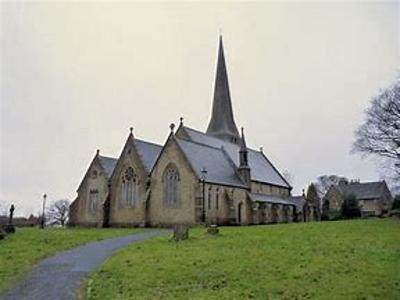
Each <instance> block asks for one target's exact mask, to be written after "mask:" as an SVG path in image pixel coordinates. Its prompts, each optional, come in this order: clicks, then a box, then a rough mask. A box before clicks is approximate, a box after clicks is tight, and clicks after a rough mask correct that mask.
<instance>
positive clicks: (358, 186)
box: [337, 181, 386, 199]
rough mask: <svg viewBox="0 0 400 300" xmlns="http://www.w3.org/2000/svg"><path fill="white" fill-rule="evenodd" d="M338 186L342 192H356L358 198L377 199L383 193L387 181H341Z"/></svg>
mask: <svg viewBox="0 0 400 300" xmlns="http://www.w3.org/2000/svg"><path fill="white" fill-rule="evenodd" d="M337 187H338V189H339V190H340V192H341V193H342V194H354V195H355V196H356V198H357V199H376V198H380V197H381V196H382V195H383V193H384V191H385V187H386V183H385V181H375V182H349V183H345V182H340V183H339V185H338V186H337Z"/></svg>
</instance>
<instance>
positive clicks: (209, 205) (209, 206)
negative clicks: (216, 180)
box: [207, 186, 212, 209]
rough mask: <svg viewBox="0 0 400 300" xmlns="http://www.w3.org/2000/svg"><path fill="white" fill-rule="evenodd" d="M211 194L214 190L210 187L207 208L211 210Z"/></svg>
mask: <svg viewBox="0 0 400 300" xmlns="http://www.w3.org/2000/svg"><path fill="white" fill-rule="evenodd" d="M211 192H212V188H211V186H210V187H209V188H208V195H207V207H208V209H211Z"/></svg>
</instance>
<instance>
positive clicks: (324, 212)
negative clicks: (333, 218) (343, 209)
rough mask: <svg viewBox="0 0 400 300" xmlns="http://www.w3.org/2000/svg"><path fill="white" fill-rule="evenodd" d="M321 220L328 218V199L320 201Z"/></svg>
mask: <svg viewBox="0 0 400 300" xmlns="http://www.w3.org/2000/svg"><path fill="white" fill-rule="evenodd" d="M321 220H323V221H327V220H329V200H328V199H325V200H324V201H323V203H322V214H321Z"/></svg>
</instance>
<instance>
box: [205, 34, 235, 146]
mask: <svg viewBox="0 0 400 300" xmlns="http://www.w3.org/2000/svg"><path fill="white" fill-rule="evenodd" d="M207 134H209V135H212V136H215V137H217V138H220V139H223V140H226V141H228V142H233V143H238V142H239V139H240V138H239V133H238V130H237V127H236V124H235V120H234V119H233V110H232V102H231V95H230V92H229V83H228V74H227V71H226V65H225V55H224V46H223V43H222V36H220V37H219V49H218V62H217V71H216V75H215V86H214V99H213V107H212V114H211V120H210V123H209V124H208V128H207Z"/></svg>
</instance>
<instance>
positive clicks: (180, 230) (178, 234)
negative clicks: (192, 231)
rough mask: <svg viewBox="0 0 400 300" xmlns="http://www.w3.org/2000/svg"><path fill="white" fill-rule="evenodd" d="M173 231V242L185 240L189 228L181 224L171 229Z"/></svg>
mask: <svg viewBox="0 0 400 300" xmlns="http://www.w3.org/2000/svg"><path fill="white" fill-rule="evenodd" d="M172 229H173V230H174V235H173V237H172V238H173V239H174V240H175V241H182V240H187V239H188V238H189V226H188V225H183V224H176V225H174V226H173V227H172Z"/></svg>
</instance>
